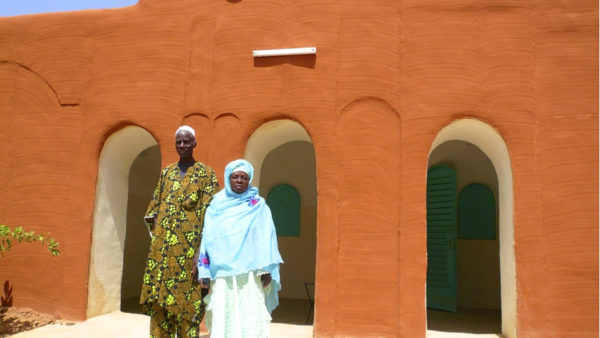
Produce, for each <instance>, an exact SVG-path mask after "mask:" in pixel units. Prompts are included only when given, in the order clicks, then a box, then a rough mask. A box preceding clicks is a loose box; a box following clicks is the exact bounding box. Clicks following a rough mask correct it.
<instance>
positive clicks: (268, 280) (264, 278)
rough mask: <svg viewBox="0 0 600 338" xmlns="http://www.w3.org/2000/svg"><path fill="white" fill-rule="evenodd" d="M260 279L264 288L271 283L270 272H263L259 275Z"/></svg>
mask: <svg viewBox="0 0 600 338" xmlns="http://www.w3.org/2000/svg"><path fill="white" fill-rule="evenodd" d="M260 281H261V282H262V286H263V288H266V287H267V286H269V284H270V283H271V274H270V273H265V274H262V275H260Z"/></svg>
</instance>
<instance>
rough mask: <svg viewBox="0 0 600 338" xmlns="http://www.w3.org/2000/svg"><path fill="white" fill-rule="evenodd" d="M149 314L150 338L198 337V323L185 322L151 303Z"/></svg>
mask: <svg viewBox="0 0 600 338" xmlns="http://www.w3.org/2000/svg"><path fill="white" fill-rule="evenodd" d="M149 312H151V313H152V315H151V316H150V338H167V337H169V338H174V337H189V338H198V337H199V336H200V321H189V320H185V319H183V318H182V317H181V316H177V315H175V314H172V313H170V312H168V311H167V310H165V309H164V308H163V307H161V306H159V305H157V304H155V303H153V306H152V308H151V309H150V310H149Z"/></svg>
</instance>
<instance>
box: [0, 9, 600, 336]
mask: <svg viewBox="0 0 600 338" xmlns="http://www.w3.org/2000/svg"><path fill="white" fill-rule="evenodd" d="M597 34H598V2H597V1H591V0H590V1H579V2H561V1H543V2H528V1H508V0H504V1H491V2H490V1H484V2H481V1H479V2H475V1H466V0H464V1H461V0H457V1H439V0H432V1H422V0H418V1H416V0H415V1H331V0H322V1H287V2H281V1H265V0H238V1H234V0H229V1H226V0H218V1H217V0H207V1H202V2H199V1H195V0H193V1H192V0H179V1H170V0H140V3H139V4H138V5H136V6H133V7H129V8H124V9H115V10H96V11H85V12H74V13H60V14H50V15H32V16H23V17H15V18H0V222H1V223H4V224H9V225H11V226H24V227H27V228H28V229H31V230H36V231H40V232H47V231H50V232H51V233H52V234H53V235H54V236H55V237H56V238H57V239H58V240H59V241H60V243H61V249H62V254H61V256H60V257H58V258H50V257H49V255H48V254H47V253H46V252H45V251H44V249H43V248H42V247H41V246H39V245H37V244H35V245H34V244H29V245H25V244H21V245H18V246H17V247H15V248H14V249H13V251H12V252H11V253H9V254H8V255H7V256H6V257H3V258H2V259H1V260H0V279H1V280H9V281H10V284H11V285H12V286H13V287H14V290H13V296H14V306H28V307H31V308H34V309H36V310H40V311H45V312H49V313H52V314H55V315H57V316H60V317H63V318H67V319H84V317H85V314H86V307H87V285H88V274H89V263H90V256H89V255H90V245H91V233H92V215H93V210H94V196H95V188H96V178H97V173H98V162H99V155H100V151H101V150H102V146H103V143H104V141H105V140H106V139H107V137H109V136H110V135H111V134H112V133H113V132H115V131H117V130H119V129H120V128H122V127H124V126H126V125H137V126H140V127H142V128H144V129H146V130H148V131H149V132H150V133H151V134H152V135H153V136H154V137H155V138H156V140H157V141H158V143H159V146H160V149H161V153H162V161H163V165H166V164H167V163H170V162H173V161H176V160H177V156H176V153H175V151H174V149H173V132H174V130H175V129H176V128H177V126H178V125H179V124H180V123H182V122H186V123H189V124H191V125H192V126H194V127H195V128H196V129H197V131H198V132H199V134H200V139H199V146H198V148H197V151H196V159H197V160H200V161H203V162H206V163H208V164H209V165H211V166H212V167H213V168H214V169H215V170H216V171H217V172H218V173H219V176H221V175H222V174H221V173H222V172H223V169H224V166H225V164H226V163H227V162H228V161H229V160H231V159H234V158H237V157H240V156H243V154H244V150H245V145H246V141H247V140H248V138H249V137H250V135H251V134H252V132H253V131H254V130H256V129H257V128H258V127H259V126H260V125H261V124H262V123H264V122H266V121H269V120H273V119H280V118H288V119H292V120H295V121H298V122H299V123H300V124H302V125H303V126H304V128H305V129H306V130H307V132H308V134H309V135H310V137H311V139H312V142H313V144H314V147H315V155H316V163H317V188H318V219H317V266H316V285H317V288H316V314H315V334H316V335H317V336H323V337H328V336H360V337H362V336H369V335H372V336H401V337H423V336H425V330H426V312H425V275H426V265H427V259H426V221H425V216H426V215H425V210H426V206H425V191H426V189H425V182H426V173H427V161H428V156H429V151H430V150H431V149H430V147H431V144H432V141H433V139H434V138H435V136H436V135H437V133H438V132H439V131H440V130H441V129H442V128H443V127H444V126H446V125H448V124H449V123H451V122H452V121H454V120H457V119H460V118H475V119H479V120H481V121H483V122H485V123H486V124H488V125H490V126H492V127H493V128H495V129H496V130H497V131H498V133H499V134H500V135H501V137H502V138H503V139H504V141H505V142H506V146H507V148H508V151H509V155H510V160H511V165H512V175H513V189H514V219H513V223H514V250H515V260H516V276H517V277H516V278H517V280H516V286H517V291H516V295H514V297H516V299H517V301H516V302H517V303H516V304H517V323H516V324H517V332H518V335H519V336H520V337H564V336H572V337H595V336H597V335H598V35H597ZM304 46H316V47H317V50H318V51H317V54H316V56H291V57H273V58H268V59H258V58H257V59H253V58H252V54H251V52H252V50H254V49H272V48H286V47H304Z"/></svg>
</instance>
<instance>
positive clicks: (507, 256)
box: [430, 118, 517, 337]
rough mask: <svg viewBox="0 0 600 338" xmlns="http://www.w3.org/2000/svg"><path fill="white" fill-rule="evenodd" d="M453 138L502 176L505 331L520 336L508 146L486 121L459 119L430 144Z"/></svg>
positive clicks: (500, 218)
mask: <svg viewBox="0 0 600 338" xmlns="http://www.w3.org/2000/svg"><path fill="white" fill-rule="evenodd" d="M450 140H461V141H465V142H469V143H471V144H474V145H475V146H477V147H478V148H479V149H481V151H482V152H483V153H484V154H485V155H486V156H487V157H488V158H489V159H490V161H491V162H492V164H493V166H494V168H495V170H496V174H497V177H498V211H499V212H498V227H499V231H498V232H499V236H498V239H499V242H500V284H501V285H502V288H501V290H500V298H501V313H502V334H503V335H505V336H506V337H516V336H517V279H516V260H515V251H514V250H515V249H514V242H515V235H514V224H513V212H514V196H513V173H512V166H511V160H510V155H509V152H508V147H507V145H506V143H505V141H504V139H503V138H502V136H501V135H500V134H499V133H498V131H497V130H495V129H494V128H492V127H491V126H490V125H488V124H486V123H485V122H482V121H479V120H476V119H470V118H465V119H459V120H455V121H453V122H451V123H450V124H448V125H447V126H445V127H444V128H443V129H442V130H440V132H439V133H438V134H437V136H436V137H435V139H434V140H433V143H432V145H431V148H430V154H431V151H433V150H434V149H436V148H437V147H438V146H439V145H440V144H442V143H445V142H447V141H450Z"/></svg>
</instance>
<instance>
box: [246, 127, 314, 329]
mask: <svg viewBox="0 0 600 338" xmlns="http://www.w3.org/2000/svg"><path fill="white" fill-rule="evenodd" d="M245 157H246V159H248V160H249V161H250V162H251V163H252V164H253V166H254V167H255V177H256V178H255V181H254V182H253V184H254V185H255V186H258V187H259V191H260V192H261V195H262V196H263V197H265V198H267V197H268V196H274V195H277V196H279V198H286V197H285V196H287V198H288V199H289V201H290V202H292V203H275V204H270V206H271V208H272V209H273V214H274V219H275V222H276V226H277V227H278V231H279V232H278V245H279V251H280V252H281V255H282V257H283V260H284V264H283V265H282V266H281V280H282V285H283V288H282V291H281V292H280V294H279V297H280V307H279V308H278V309H277V310H276V311H274V313H273V322H283V323H292V324H310V323H312V317H311V315H312V312H311V311H312V309H311V306H310V304H311V302H312V299H313V295H314V281H315V264H316V229H317V189H316V162H315V152H314V147H313V144H312V142H311V139H310V137H309V136H308V134H307V132H306V131H305V130H304V128H303V127H302V126H301V125H300V124H299V123H297V122H294V121H291V120H276V121H271V122H268V123H265V124H263V125H262V126H261V127H259V128H258V129H257V130H256V131H255V132H254V133H253V134H252V136H251V137H250V139H249V140H248V144H247V147H246V154H245ZM297 197H299V203H294V201H298V198H297ZM278 202H281V199H279V200H278ZM277 208H286V210H277ZM290 208H292V209H294V210H291V209H290ZM295 208H297V209H295ZM284 214H285V215H286V216H288V217H287V218H281V217H278V215H284ZM289 215H297V217H298V219H290V218H289ZM292 217H294V216H292ZM294 224H297V226H295V225H294ZM282 229H287V230H286V231H281V230H282Z"/></svg>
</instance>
